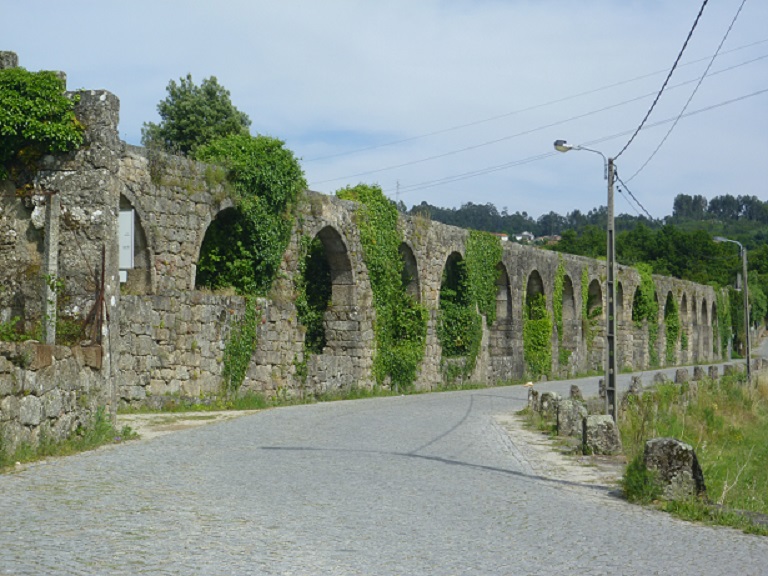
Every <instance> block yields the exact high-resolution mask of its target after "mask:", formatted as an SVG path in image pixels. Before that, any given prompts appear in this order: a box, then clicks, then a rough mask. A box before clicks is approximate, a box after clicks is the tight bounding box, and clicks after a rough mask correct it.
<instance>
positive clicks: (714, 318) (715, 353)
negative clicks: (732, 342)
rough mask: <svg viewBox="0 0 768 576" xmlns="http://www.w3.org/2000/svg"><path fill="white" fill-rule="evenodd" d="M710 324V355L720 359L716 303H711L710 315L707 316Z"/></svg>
mask: <svg viewBox="0 0 768 576" xmlns="http://www.w3.org/2000/svg"><path fill="white" fill-rule="evenodd" d="M709 318H710V324H712V355H713V357H717V358H722V355H723V352H722V350H721V342H720V322H719V319H718V317H717V303H716V302H714V301H713V302H712V313H711V314H710V316H709Z"/></svg>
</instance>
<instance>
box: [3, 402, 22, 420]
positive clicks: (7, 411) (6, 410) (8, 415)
mask: <svg viewBox="0 0 768 576" xmlns="http://www.w3.org/2000/svg"><path fill="white" fill-rule="evenodd" d="M19 409H20V406H19V399H18V398H17V397H16V396H6V397H5V398H3V399H2V401H0V420H2V421H4V422H7V421H9V420H18V419H19Z"/></svg>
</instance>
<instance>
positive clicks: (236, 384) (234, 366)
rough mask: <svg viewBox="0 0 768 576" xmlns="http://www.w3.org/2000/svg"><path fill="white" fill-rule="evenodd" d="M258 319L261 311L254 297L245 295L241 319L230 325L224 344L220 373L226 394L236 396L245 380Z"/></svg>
mask: <svg viewBox="0 0 768 576" xmlns="http://www.w3.org/2000/svg"><path fill="white" fill-rule="evenodd" d="M260 319H261V311H260V310H259V309H258V308H257V306H256V298H255V297H253V296H250V295H249V296H246V297H245V312H244V314H243V319H242V321H241V322H239V323H238V324H236V325H235V326H233V327H232V330H231V332H230V334H229V339H228V340H227V343H226V345H225V346H224V357H223V361H222V364H223V367H222V371H221V375H222V377H223V378H224V387H225V391H226V392H227V393H228V394H232V395H234V396H236V395H237V392H238V391H239V390H240V386H242V384H243V380H245V373H246V372H247V371H248V365H249V364H250V363H251V356H253V353H254V351H255V350H256V344H257V343H258V335H257V333H256V330H257V327H258V324H259V320H260Z"/></svg>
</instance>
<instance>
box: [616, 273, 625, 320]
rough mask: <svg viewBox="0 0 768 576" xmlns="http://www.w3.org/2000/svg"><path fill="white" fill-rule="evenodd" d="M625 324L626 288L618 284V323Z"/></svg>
mask: <svg viewBox="0 0 768 576" xmlns="http://www.w3.org/2000/svg"><path fill="white" fill-rule="evenodd" d="M621 322H624V286H622V285H621V282H617V283H616V323H617V324H618V323H621Z"/></svg>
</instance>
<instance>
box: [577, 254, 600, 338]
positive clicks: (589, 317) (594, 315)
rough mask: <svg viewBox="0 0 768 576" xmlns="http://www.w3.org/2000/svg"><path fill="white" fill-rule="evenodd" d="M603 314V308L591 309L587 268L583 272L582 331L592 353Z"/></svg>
mask: <svg viewBox="0 0 768 576" xmlns="http://www.w3.org/2000/svg"><path fill="white" fill-rule="evenodd" d="M602 312H603V308H602V306H595V307H594V308H593V309H592V310H591V311H590V309H589V271H588V270H587V267H586V266H585V267H584V268H583V269H582V271H581V330H582V332H583V333H584V339H585V340H586V342H587V352H591V351H592V347H593V345H594V342H595V332H596V331H597V323H598V320H599V319H600V314H602Z"/></svg>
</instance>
